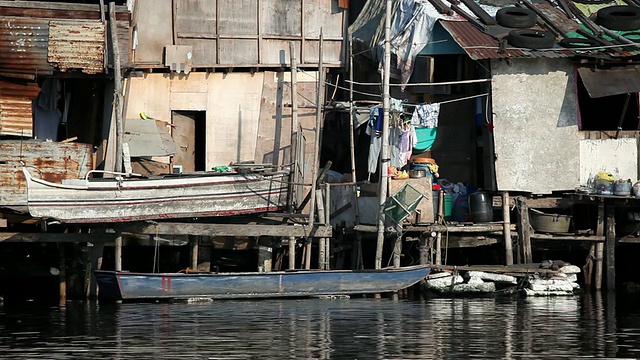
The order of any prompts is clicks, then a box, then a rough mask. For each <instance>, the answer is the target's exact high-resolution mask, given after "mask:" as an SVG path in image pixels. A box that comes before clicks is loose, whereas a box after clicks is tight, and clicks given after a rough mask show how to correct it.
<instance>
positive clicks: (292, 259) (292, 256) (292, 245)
mask: <svg viewBox="0 0 640 360" xmlns="http://www.w3.org/2000/svg"><path fill="white" fill-rule="evenodd" d="M295 268H296V238H295V237H294V236H289V270H293V269H295Z"/></svg>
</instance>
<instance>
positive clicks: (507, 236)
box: [502, 191, 513, 265]
mask: <svg viewBox="0 0 640 360" xmlns="http://www.w3.org/2000/svg"><path fill="white" fill-rule="evenodd" d="M510 209H511V207H510V206H509V192H508V191H503V192H502V226H504V229H503V230H502V234H503V236H504V258H505V263H506V265H513V249H512V248H511V212H510V211H509V210H510Z"/></svg>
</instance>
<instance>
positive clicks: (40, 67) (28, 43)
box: [0, 17, 53, 75]
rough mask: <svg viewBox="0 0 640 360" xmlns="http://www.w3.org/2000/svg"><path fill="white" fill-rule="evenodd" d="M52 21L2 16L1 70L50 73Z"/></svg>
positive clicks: (0, 22)
mask: <svg viewBox="0 0 640 360" xmlns="http://www.w3.org/2000/svg"><path fill="white" fill-rule="evenodd" d="M48 23H49V21H48V20H41V19H27V18H18V17H2V18H0V72H3V73H18V74H38V75H48V74H52V73H53V67H51V65H49V63H48V62H47V43H48V41H49V24H48Z"/></svg>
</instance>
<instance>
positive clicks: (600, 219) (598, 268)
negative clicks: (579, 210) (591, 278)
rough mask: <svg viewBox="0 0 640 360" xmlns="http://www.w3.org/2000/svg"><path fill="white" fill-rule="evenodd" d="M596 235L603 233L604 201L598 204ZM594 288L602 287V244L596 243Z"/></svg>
mask: <svg viewBox="0 0 640 360" xmlns="http://www.w3.org/2000/svg"><path fill="white" fill-rule="evenodd" d="M596 235H598V236H603V235H604V202H600V204H599V205H598V222H597V224H596ZM595 257H596V290H600V289H602V260H604V259H603V258H604V244H603V243H602V242H598V243H597V244H596V256H595Z"/></svg>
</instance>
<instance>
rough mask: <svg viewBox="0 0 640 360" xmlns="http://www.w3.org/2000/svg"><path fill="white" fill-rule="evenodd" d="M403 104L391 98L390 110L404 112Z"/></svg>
mask: <svg viewBox="0 0 640 360" xmlns="http://www.w3.org/2000/svg"><path fill="white" fill-rule="evenodd" d="M402 104H403V101H402V100H400V99H394V98H391V99H390V101H389V110H391V111H399V112H402V110H403V109H402Z"/></svg>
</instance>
